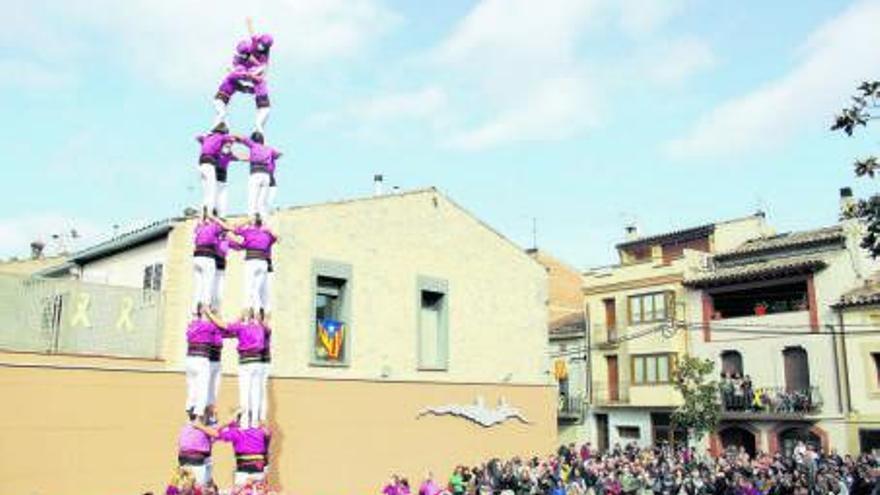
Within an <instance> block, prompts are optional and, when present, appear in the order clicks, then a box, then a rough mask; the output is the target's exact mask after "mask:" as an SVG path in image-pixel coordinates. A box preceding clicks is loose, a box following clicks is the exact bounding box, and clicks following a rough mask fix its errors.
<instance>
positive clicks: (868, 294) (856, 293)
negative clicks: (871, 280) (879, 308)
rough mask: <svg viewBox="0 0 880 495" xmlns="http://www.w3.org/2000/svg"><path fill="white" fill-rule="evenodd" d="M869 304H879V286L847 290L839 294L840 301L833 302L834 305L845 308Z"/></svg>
mask: <svg viewBox="0 0 880 495" xmlns="http://www.w3.org/2000/svg"><path fill="white" fill-rule="evenodd" d="M869 304H880V287H878V286H876V285H874V286H871V287H862V288H859V289H855V290H852V291H850V292H847V293H846V294H844V295H842V296H840V302H838V303H837V304H835V306H837V307H841V308H845V307H850V306H866V305H869Z"/></svg>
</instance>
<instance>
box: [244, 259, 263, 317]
mask: <svg viewBox="0 0 880 495" xmlns="http://www.w3.org/2000/svg"><path fill="white" fill-rule="evenodd" d="M244 270H245V272H244V300H245V301H247V302H248V304H250V307H251V308H253V309H254V310H255V311H256V310H258V309H260V308H264V309H266V303H267V302H268V297H267V298H266V299H267V300H266V301H264V300H263V295H264V294H266V289H265V285H266V275H267V274H268V273H269V264H268V263H267V262H266V260H261V259H257V258H252V259H249V260H247V259H246V260H244Z"/></svg>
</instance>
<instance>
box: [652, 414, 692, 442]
mask: <svg viewBox="0 0 880 495" xmlns="http://www.w3.org/2000/svg"><path fill="white" fill-rule="evenodd" d="M651 430H652V431H653V441H654V445H658V446H662V445H673V446H675V447H686V446H687V430H685V429H684V428H680V427H679V428H674V427H673V425H672V415H671V414H669V413H651Z"/></svg>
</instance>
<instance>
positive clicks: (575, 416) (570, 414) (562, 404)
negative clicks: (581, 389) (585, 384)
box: [557, 394, 584, 423]
mask: <svg viewBox="0 0 880 495" xmlns="http://www.w3.org/2000/svg"><path fill="white" fill-rule="evenodd" d="M583 417H584V397H583V396H582V395H579V394H578V395H566V394H560V395H559V409H558V411H557V418H558V421H559V423H578V422H580V421H581V420H582V419H583Z"/></svg>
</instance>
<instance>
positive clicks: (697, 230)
mask: <svg viewBox="0 0 880 495" xmlns="http://www.w3.org/2000/svg"><path fill="white" fill-rule="evenodd" d="M714 231H715V224H714V223H707V224H706V225H700V226H698V227H690V228H687V229H681V230H673V231H670V232H664V233H662V234H656V235H650V236H645V237H639V238H638V239H633V240H631V241H625V242H621V243H619V244H617V246H616V247H617V249H622V248H627V247H630V246H637V245H639V244H656V243H658V242H663V241H671V240H677V241H685V240H691V239H698V238H700V237H706V236H708V235H711V234H712V232H714Z"/></svg>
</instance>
